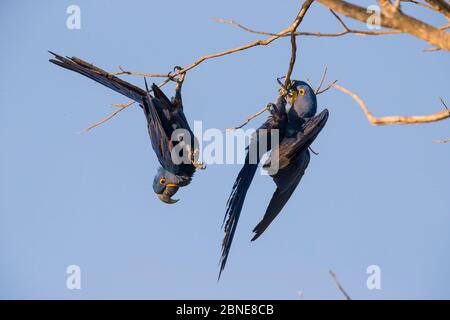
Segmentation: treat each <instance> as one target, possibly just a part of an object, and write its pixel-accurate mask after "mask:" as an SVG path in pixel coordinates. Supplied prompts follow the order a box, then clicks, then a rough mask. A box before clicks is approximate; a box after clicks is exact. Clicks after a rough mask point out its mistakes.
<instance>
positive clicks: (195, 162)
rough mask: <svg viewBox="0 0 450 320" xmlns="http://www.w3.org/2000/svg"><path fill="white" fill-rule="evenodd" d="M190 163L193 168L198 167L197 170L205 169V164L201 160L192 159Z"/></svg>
mask: <svg viewBox="0 0 450 320" xmlns="http://www.w3.org/2000/svg"><path fill="white" fill-rule="evenodd" d="M192 165H193V166H194V167H195V169H199V170H205V169H206V164H204V163H203V162H197V161H192Z"/></svg>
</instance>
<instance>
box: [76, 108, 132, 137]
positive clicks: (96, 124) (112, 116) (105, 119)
mask: <svg viewBox="0 0 450 320" xmlns="http://www.w3.org/2000/svg"><path fill="white" fill-rule="evenodd" d="M132 104H134V101H132V102H128V103H124V104H119V103H115V104H113V106H115V107H119V109H117V110H115V111H114V112H113V113H111V114H110V115H109V116H107V117H105V118H103V119H101V120H100V121H97V122H96V123H94V124H92V125H90V126H89V127H87V128H86V129H84V130H83V131H81V133H85V132H88V131H90V130H92V129H94V128H95V127H98V126H99V125H101V124H102V123H105V122H106V121H108V120H111V119H112V118H114V117H115V116H116V115H118V114H119V113H120V112H122V111H123V110H125V109H126V108H128V107H129V106H131V105H132Z"/></svg>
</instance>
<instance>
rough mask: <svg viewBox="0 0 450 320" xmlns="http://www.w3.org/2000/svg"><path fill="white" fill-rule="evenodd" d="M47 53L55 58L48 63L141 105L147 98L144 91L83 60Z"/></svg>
mask: <svg viewBox="0 0 450 320" xmlns="http://www.w3.org/2000/svg"><path fill="white" fill-rule="evenodd" d="M49 52H50V53H51V54H52V55H54V57H55V58H53V59H50V60H49V61H50V62H52V63H54V64H56V65H58V66H60V67H62V68H65V69H68V70H72V71H75V72H77V73H79V74H81V75H83V76H85V77H88V78H90V79H92V80H94V81H96V82H98V83H101V84H102V85H104V86H106V87H108V88H110V89H112V90H114V91H116V92H118V93H120V94H123V95H124V96H126V97H128V98H130V99H132V100H134V101H136V102H138V103H142V100H143V99H144V97H146V96H147V92H145V90H142V89H141V88H139V87H136V86H134V85H132V84H131V83H128V82H126V81H124V80H122V79H120V78H118V77H116V76H114V75H112V74H110V73H108V72H106V71H105V70H102V69H100V68H98V67H96V66H94V65H92V64H90V63H88V62H86V61H84V60H81V59H79V58H76V57H72V58H69V57H63V56H60V55H58V54H56V53H53V52H51V51H49Z"/></svg>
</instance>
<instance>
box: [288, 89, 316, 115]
mask: <svg viewBox="0 0 450 320" xmlns="http://www.w3.org/2000/svg"><path fill="white" fill-rule="evenodd" d="M289 89H290V90H289V94H288V102H289V104H290V105H291V107H290V108H289V111H288V117H290V118H291V119H293V118H298V117H300V118H310V117H313V116H314V115H315V114H316V112H317V99H316V94H315V93H314V90H313V89H312V88H311V87H310V86H309V85H308V84H307V83H306V82H304V81H299V80H292V81H291V86H290V88H289Z"/></svg>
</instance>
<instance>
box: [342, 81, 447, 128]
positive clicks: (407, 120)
mask: <svg viewBox="0 0 450 320" xmlns="http://www.w3.org/2000/svg"><path fill="white" fill-rule="evenodd" d="M333 87H335V88H336V89H339V90H341V91H342V92H344V93H346V94H348V95H349V96H350V97H352V98H353V99H354V100H355V101H356V102H357V103H358V104H359V105H360V107H361V109H363V111H364V113H365V115H366V117H367V120H369V122H370V123H371V124H373V125H374V126H379V125H391V124H417V123H428V122H435V121H440V120H443V119H447V118H449V117H450V110H449V109H445V110H443V111H441V112H438V113H434V114H430V115H423V116H386V117H379V118H378V117H375V116H373V114H372V113H371V112H370V111H369V109H368V108H367V107H366V105H365V104H364V102H363V101H362V100H361V98H359V97H358V96H357V95H356V94H354V93H353V92H351V91H350V90H348V89H346V88H344V87H342V86H340V85H338V84H336V83H335V84H333Z"/></svg>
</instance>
